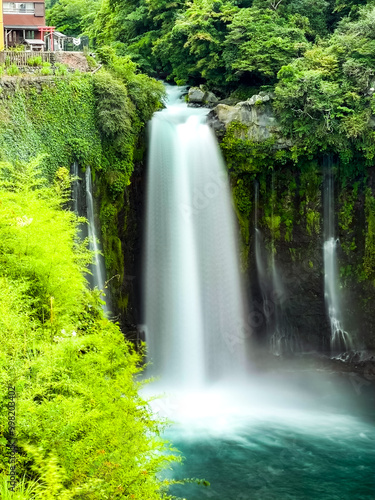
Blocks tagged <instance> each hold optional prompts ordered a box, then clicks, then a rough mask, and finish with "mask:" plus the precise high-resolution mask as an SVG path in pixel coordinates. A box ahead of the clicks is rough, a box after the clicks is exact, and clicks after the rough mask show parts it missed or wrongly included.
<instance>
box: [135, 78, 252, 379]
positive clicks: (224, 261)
mask: <svg viewBox="0 0 375 500" xmlns="http://www.w3.org/2000/svg"><path fill="white" fill-rule="evenodd" d="M167 93H168V105H167V107H166V109H164V110H162V111H160V112H158V113H156V114H155V115H154V117H153V119H152V122H151V134H150V149H149V162H148V180H147V213H146V251H145V283H144V289H145V293H144V311H145V312H144V323H145V331H146V341H147V345H148V355H149V360H150V361H151V362H152V368H151V369H152V373H153V375H155V376H160V377H161V379H162V381H163V383H167V384H168V383H170V384H172V385H173V384H176V385H178V386H181V385H183V386H185V387H189V388H190V387H201V386H203V385H205V384H206V383H208V382H211V381H215V380H218V379H223V378H226V377H229V376H231V375H233V376H234V375H235V374H236V373H238V372H240V371H241V370H242V369H243V368H241V367H243V366H244V361H245V348H246V345H245V342H246V339H247V337H249V336H250V332H249V329H247V327H246V322H245V314H244V305H243V293H242V286H241V279H240V271H239V259H238V250H237V244H236V238H237V235H236V229H235V221H234V215H233V208H232V200H231V193H230V189H229V182H228V178H227V174H226V170H225V165H224V162H223V159H222V157H221V154H220V151H219V148H218V145H217V142H216V138H215V137H214V135H213V133H212V131H211V130H210V128H209V127H208V125H206V123H205V121H206V118H205V115H206V114H207V110H204V109H191V108H188V107H187V106H186V104H185V103H183V102H182V101H181V98H180V97H181V93H182V90H181V87H180V88H174V87H171V86H167Z"/></svg>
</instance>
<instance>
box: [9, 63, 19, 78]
mask: <svg viewBox="0 0 375 500" xmlns="http://www.w3.org/2000/svg"><path fill="white" fill-rule="evenodd" d="M20 73H21V71H20V70H19V68H18V66H17V64H14V63H13V64H11V65H10V66H9V67H8V68H7V74H8V75H9V76H17V75H19V74H20Z"/></svg>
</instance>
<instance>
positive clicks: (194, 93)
mask: <svg viewBox="0 0 375 500" xmlns="http://www.w3.org/2000/svg"><path fill="white" fill-rule="evenodd" d="M204 96H205V92H203V90H201V89H200V88H199V87H191V88H190V89H189V93H188V100H189V103H191V104H200V105H202V106H203V103H204Z"/></svg>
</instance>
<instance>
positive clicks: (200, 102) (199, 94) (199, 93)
mask: <svg viewBox="0 0 375 500" xmlns="http://www.w3.org/2000/svg"><path fill="white" fill-rule="evenodd" d="M188 102H189V104H188V105H189V107H192V108H194V107H200V106H207V107H212V106H215V104H217V103H218V102H219V99H218V98H217V97H216V96H215V94H214V93H213V92H208V91H206V90H204V89H202V88H200V87H191V88H190V89H189V93H188Z"/></svg>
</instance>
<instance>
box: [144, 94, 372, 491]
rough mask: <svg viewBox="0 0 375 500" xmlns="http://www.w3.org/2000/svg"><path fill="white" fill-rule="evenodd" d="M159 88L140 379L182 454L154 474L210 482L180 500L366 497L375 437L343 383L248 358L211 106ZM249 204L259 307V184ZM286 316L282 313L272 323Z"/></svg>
mask: <svg viewBox="0 0 375 500" xmlns="http://www.w3.org/2000/svg"><path fill="white" fill-rule="evenodd" d="M166 88H167V94H168V104H167V107H166V108H165V109H164V110H162V111H159V112H157V113H156V114H155V115H154V117H153V119H152V122H151V127H150V146H149V161H148V179H147V205H146V207H147V210H146V223H145V246H146V248H145V252H144V267H145V277H144V284H143V287H144V291H143V300H144V318H143V319H144V324H145V333H146V343H147V348H148V362H149V366H148V368H147V373H146V376H147V377H148V376H150V375H151V376H152V377H155V378H156V381H155V382H153V383H152V384H149V385H148V386H146V387H145V388H144V389H143V391H142V392H143V395H144V396H145V397H147V398H150V404H151V406H152V408H153V410H154V411H155V412H156V413H157V414H158V415H159V416H161V417H167V418H169V419H170V420H172V421H173V425H171V427H170V428H169V429H167V430H166V431H165V433H164V436H163V437H165V438H166V439H168V440H170V441H171V442H172V443H173V445H175V446H176V447H177V448H178V449H179V450H180V451H181V452H182V454H183V455H184V456H185V457H186V460H185V462H184V464H183V465H179V466H176V467H175V468H174V469H173V470H170V471H167V472H164V473H163V475H162V477H163V478H165V479H177V480H180V479H183V478H186V477H188V478H192V477H195V478H203V479H205V480H207V481H209V482H210V483H211V486H210V487H209V488H204V487H202V486H199V485H197V484H194V483H192V484H190V483H189V484H183V485H178V484H177V485H174V486H173V487H172V488H171V493H172V494H173V495H177V496H179V497H183V498H188V499H189V500H202V499H203V498H210V499H211V500H316V499H319V500H333V499H337V500H352V499H353V498H358V499H361V500H373V495H372V477H371V471H372V468H373V463H374V461H375V452H374V449H375V447H374V444H375V429H374V425H373V424H372V423H371V422H370V421H368V420H366V418H364V417H363V415H362V413H361V412H362V409H361V405H358V399H357V395H354V397H353V394H352V392H353V391H352V389H351V387H350V384H349V387H347V386H344V387H342V384H341V386H340V381H338V380H337V378H336V376H335V374H334V373H331V374H322V373H319V372H318V371H317V370H315V371H314V370H309V369H302V370H301V367H300V366H299V367H298V364H296V365H294V364H293V362H292V361H289V360H287V361H286V363H285V365H281V361H282V360H280V364H279V366H278V370H277V371H274V370H273V369H272V370H268V369H267V366H263V362H262V359H263V358H262V357H260V359H259V360H258V359H257V354H258V353H257V351H255V350H254V351H253V347H252V344H251V342H250V341H251V335H252V332H251V328H250V326H249V323H250V321H249V317H250V315H249V316H247V314H246V297H245V294H244V291H243V286H242V282H241V274H240V268H239V252H238V246H237V232H238V230H237V227H236V224H235V220H234V216H233V208H232V202H231V192H230V187H229V182H228V175H227V173H226V169H225V164H224V162H223V159H222V157H221V154H220V152H219V148H218V144H217V141H216V139H215V137H214V136H213V134H212V132H211V130H210V129H209V128H208V126H207V125H206V123H205V116H206V114H207V111H208V110H206V109H194V108H193V109H192V108H188V107H187V106H186V104H185V103H184V102H183V101H182V99H181V95H182V93H183V90H184V89H181V88H178V87H172V86H166ZM255 205H256V207H255V215H254V230H255V246H256V249H255V250H256V252H255V253H256V266H257V268H258V269H257V271H258V273H257V274H258V280H260V286H261V288H262V283H263V288H262V294H263V295H264V299H265V300H264V307H266V306H267V300H266V299H267V292H268V291H267V288H266V282H265V280H266V279H268V281H269V282H270V283H271V284H272V286H273V287H276V288H279V285H280V283H279V281H280V279H281V278H279V276H278V273H277V272H276V271H275V267H276V263H275V262H274V261H272V259H271V260H270V259H268V258H267V255H266V254H265V252H264V246H263V243H262V240H261V233H260V230H259V228H258V217H259V216H258V205H259V191H258V190H257V184H255ZM267 261H269V263H271V269H270V270H269V269H266V263H267ZM267 275H268V276H267ZM277 307H279V306H277ZM285 314H286V312H285V313H284V311H283V309H280V310H279V312H278V319H277V321H279V322H284V319H285V318H284V316H285ZM285 324H286V323H285ZM270 325H271V323H270ZM270 328H271V327H270ZM283 337H285V335H284V334H283ZM249 357H252V363H250V364H249V366H247V364H246V360H247V359H249ZM354 399H355V401H356V404H355V405H354V404H353V400H354ZM338 456H339V457H340V460H337V457H338Z"/></svg>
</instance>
